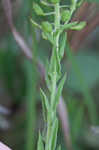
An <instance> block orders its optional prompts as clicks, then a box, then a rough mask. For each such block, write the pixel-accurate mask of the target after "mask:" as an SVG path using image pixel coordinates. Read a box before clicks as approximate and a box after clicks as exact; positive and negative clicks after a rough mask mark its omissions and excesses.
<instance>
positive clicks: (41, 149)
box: [37, 133, 44, 150]
mask: <svg viewBox="0 0 99 150" xmlns="http://www.w3.org/2000/svg"><path fill="white" fill-rule="evenodd" d="M37 150H44V145H43V140H42V136H41V134H40V133H39V139H38V143H37Z"/></svg>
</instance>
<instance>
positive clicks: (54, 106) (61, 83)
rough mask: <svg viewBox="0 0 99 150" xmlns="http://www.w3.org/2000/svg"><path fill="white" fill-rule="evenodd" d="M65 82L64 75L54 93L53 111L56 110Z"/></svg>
mask: <svg viewBox="0 0 99 150" xmlns="http://www.w3.org/2000/svg"><path fill="white" fill-rule="evenodd" d="M65 81H66V74H65V75H64V77H63V78H62V79H61V81H60V83H59V85H58V88H57V93H56V101H55V103H54V105H53V109H56V107H57V105H58V103H59V98H60V96H61V94H62V90H63V86H64V83H65Z"/></svg>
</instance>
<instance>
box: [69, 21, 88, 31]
mask: <svg viewBox="0 0 99 150" xmlns="http://www.w3.org/2000/svg"><path fill="white" fill-rule="evenodd" d="M85 26H86V22H85V21H82V22H80V23H79V24H77V25H74V26H72V27H70V29H72V30H78V31H79V30H82V29H83V28H84V27H85Z"/></svg>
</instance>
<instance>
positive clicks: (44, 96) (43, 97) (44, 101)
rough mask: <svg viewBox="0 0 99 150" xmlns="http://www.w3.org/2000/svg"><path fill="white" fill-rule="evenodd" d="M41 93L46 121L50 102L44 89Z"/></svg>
mask: <svg viewBox="0 0 99 150" xmlns="http://www.w3.org/2000/svg"><path fill="white" fill-rule="evenodd" d="M40 93H41V96H42V108H43V116H44V121H46V119H47V116H46V114H47V111H48V110H49V102H48V99H47V96H46V95H45V93H44V92H43V90H42V89H40Z"/></svg>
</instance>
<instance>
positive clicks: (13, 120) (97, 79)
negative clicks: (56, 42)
mask: <svg viewBox="0 0 99 150" xmlns="http://www.w3.org/2000/svg"><path fill="white" fill-rule="evenodd" d="M35 1H36V2H37V3H39V0H35ZM98 2H99V1H98V0H95V1H92V2H91V0H89V1H84V3H83V4H82V5H81V7H80V8H78V9H77V11H76V12H75V14H74V15H73V18H72V19H71V21H75V20H77V21H86V22H87V25H86V27H85V28H84V29H83V30H82V31H68V43H67V46H66V49H65V54H64V58H63V60H62V62H61V64H62V72H63V73H64V72H67V81H66V83H65V86H64V90H63V102H64V103H63V104H62V108H64V109H65V111H61V110H60V107H58V112H59V113H58V114H59V120H60V122H59V133H58V143H59V144H61V145H62V150H99V142H98V139H99V117H98V116H99V109H98V107H99V3H98ZM62 3H63V4H66V1H65V0H63V1H62ZM68 3H69V2H68V1H67V4H68ZM32 7H33V0H28V1H27V0H1V1H0V141H2V142H4V143H5V144H7V145H8V146H9V147H11V148H12V149H13V150H21V149H23V150H25V149H26V150H33V149H35V148H36V143H37V138H38V132H39V130H41V132H42V134H44V120H43V115H42V107H41V97H40V94H39V93H40V92H39V88H40V87H43V88H44V89H46V90H47V88H46V84H45V81H44V71H45V68H46V66H47V61H48V59H49V58H50V55H51V45H50V43H49V42H47V41H46V40H43V39H42V37H41V32H40V31H39V30H37V29H36V28H35V27H34V26H33V25H32V24H31V22H30V18H33V19H34V20H35V21H37V22H40V21H42V19H43V18H41V17H38V16H36V14H35V13H34V12H33V8H32ZM42 7H43V6H42ZM44 9H45V11H49V8H47V7H46V8H44ZM44 19H45V20H47V19H48V20H50V21H52V20H53V18H52V17H49V18H46V17H45V18H44ZM32 55H33V61H31V60H32ZM64 109H63V110H64ZM66 112H68V113H66ZM65 121H66V122H65ZM64 122H65V123H64ZM63 123H64V124H65V126H64V125H63ZM68 128H69V130H68ZM67 130H68V132H67V133H65V132H66V131H67ZM70 145H71V146H70ZM70 147H71V148H70Z"/></svg>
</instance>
